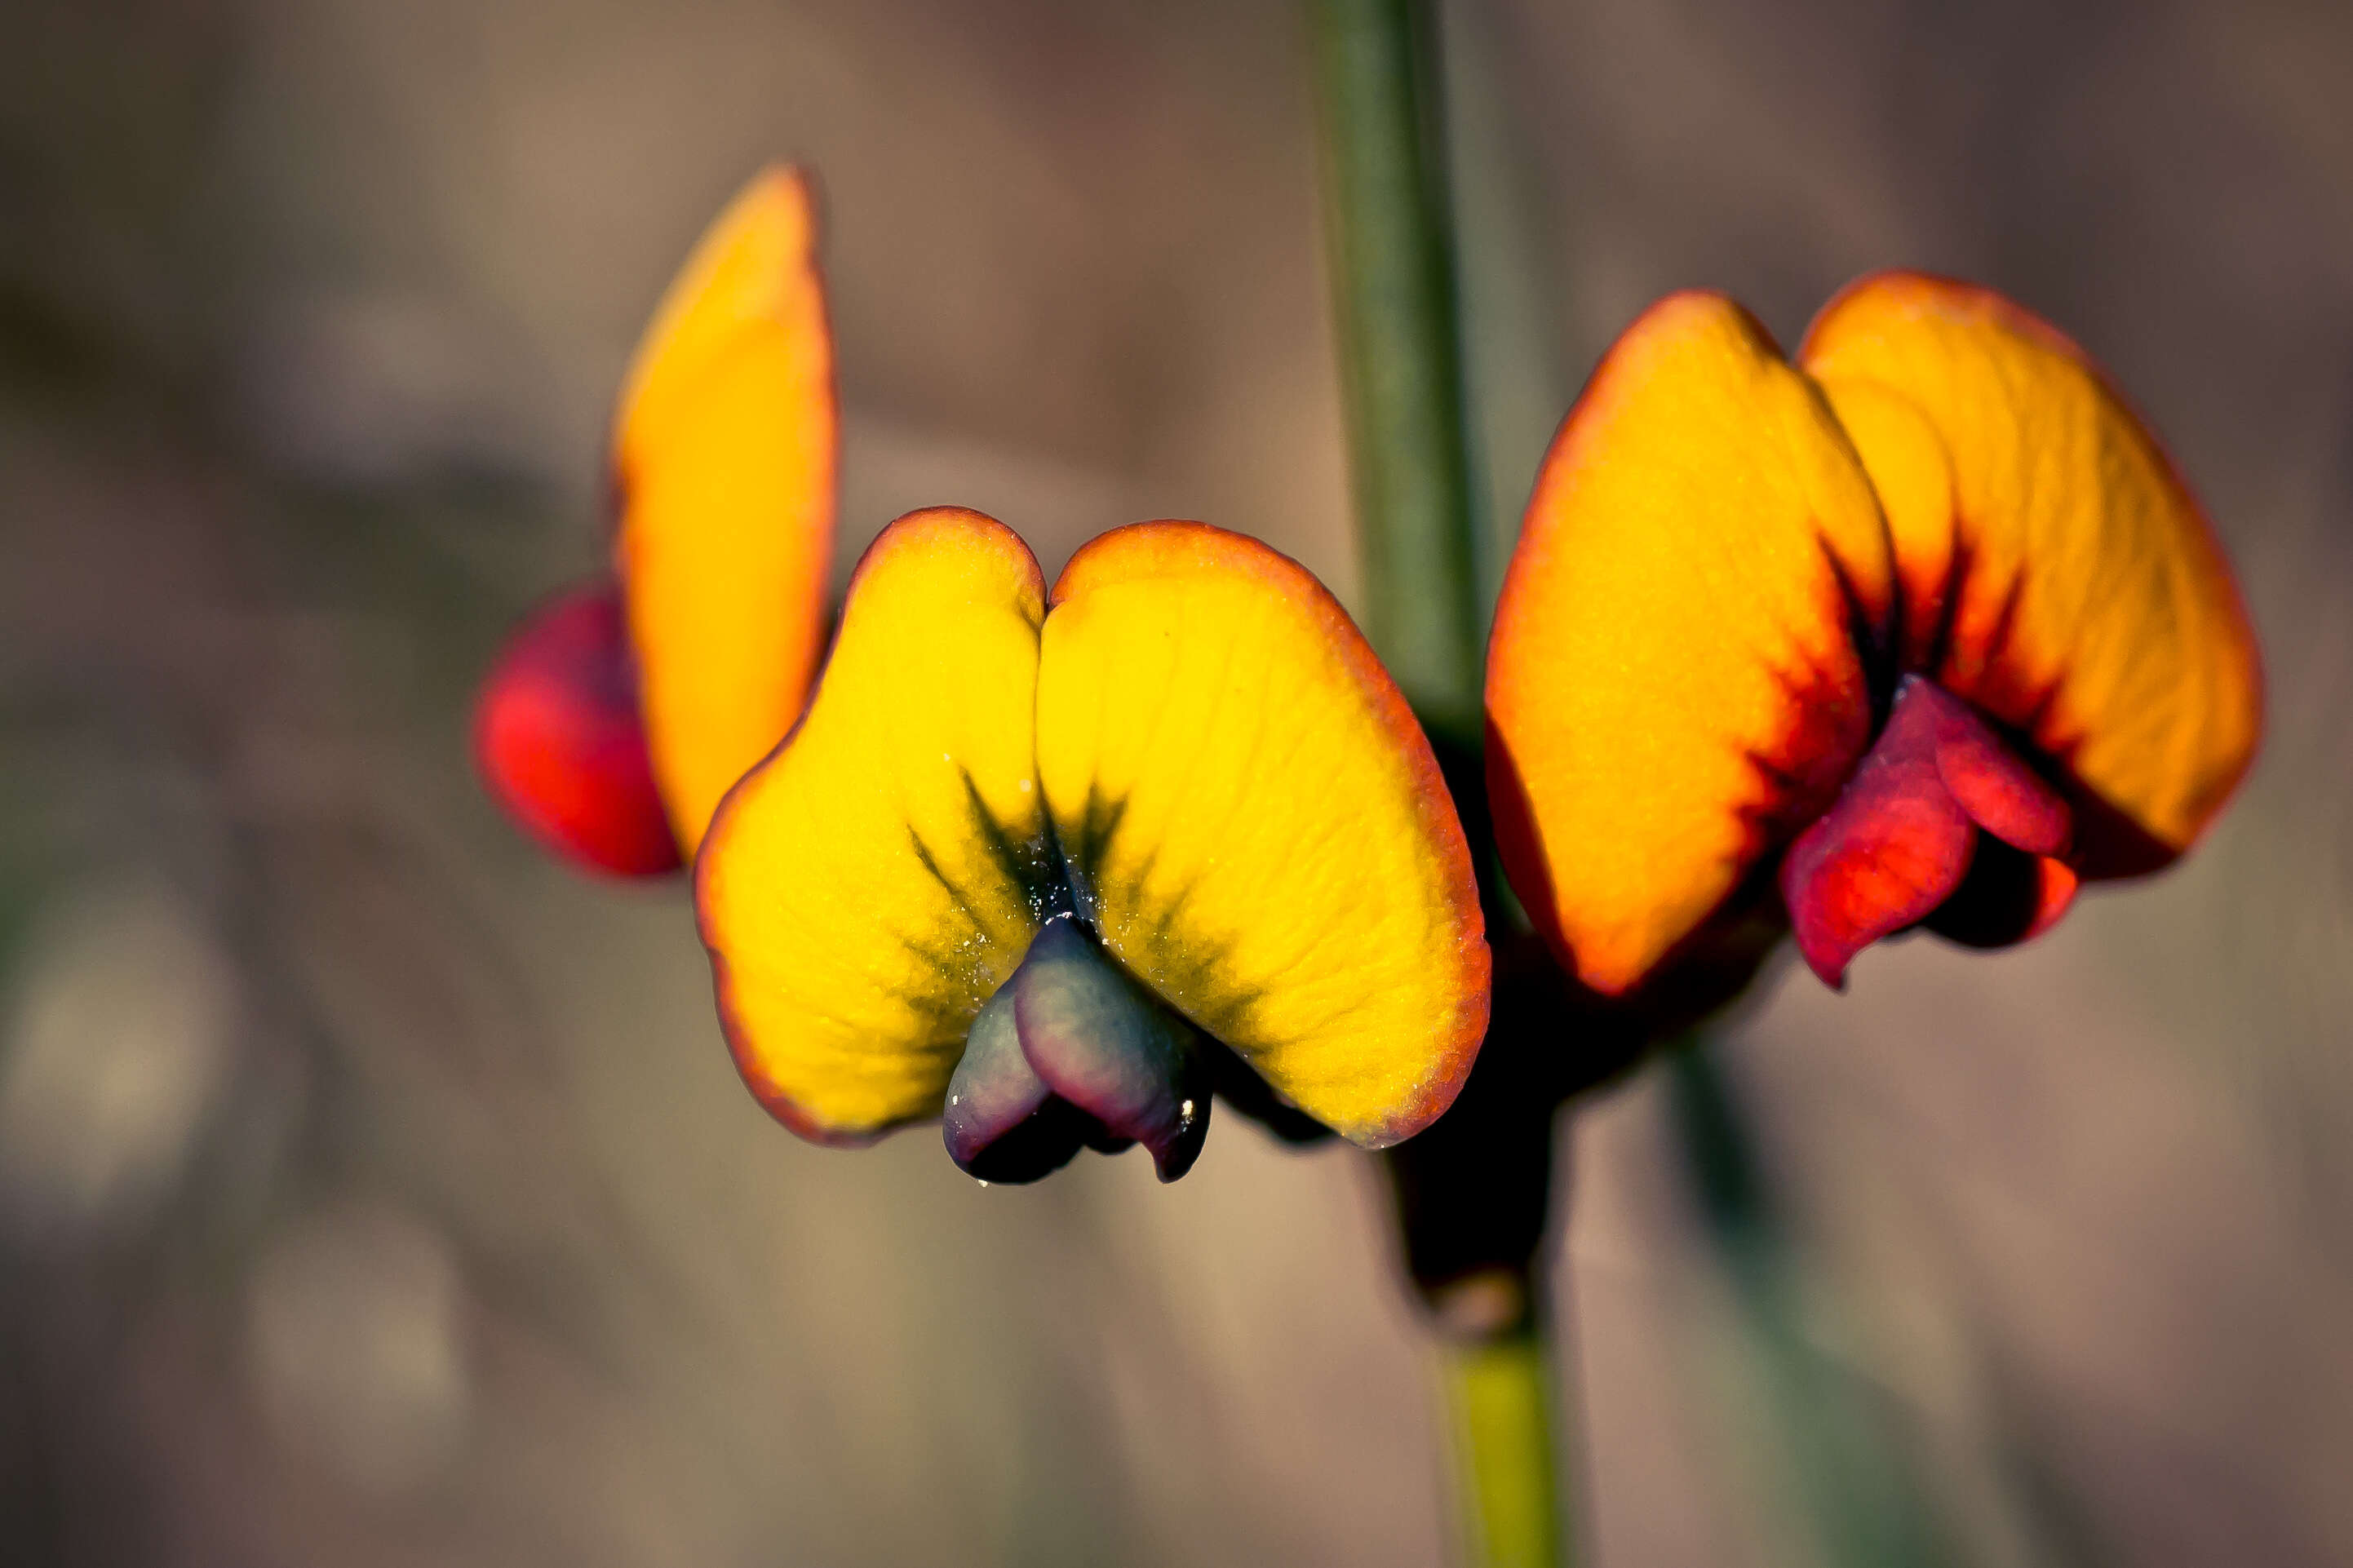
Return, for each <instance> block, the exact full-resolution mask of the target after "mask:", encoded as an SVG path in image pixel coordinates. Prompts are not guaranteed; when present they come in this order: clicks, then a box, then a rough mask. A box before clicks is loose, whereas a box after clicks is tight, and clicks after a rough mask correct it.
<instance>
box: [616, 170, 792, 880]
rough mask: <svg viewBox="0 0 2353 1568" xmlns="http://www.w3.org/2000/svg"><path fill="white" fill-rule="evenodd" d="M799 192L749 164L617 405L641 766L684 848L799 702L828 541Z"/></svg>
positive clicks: (623, 553)
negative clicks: (753, 171) (650, 771)
mask: <svg viewBox="0 0 2353 1568" xmlns="http://www.w3.org/2000/svg"><path fill="white" fill-rule="evenodd" d="M815 245H816V234H815V225H814V220H813V218H812V215H811V211H810V201H809V195H808V191H807V186H806V185H805V184H804V183H803V182H802V179H801V177H800V175H799V174H797V173H796V172H794V171H792V170H788V169H775V170H770V171H769V172H768V173H766V174H762V175H761V176H760V177H759V178H758V179H757V180H754V182H753V183H752V184H751V185H750V186H749V187H748V188H747V189H745V191H744V194H743V195H740V196H738V197H737V198H736V199H735V202H734V204H733V205H732V206H730V207H729V208H728V209H727V211H726V212H725V213H724V214H723V215H722V216H721V217H720V219H719V221H718V222H717V223H716V224H714V225H713V226H712V228H711V231H710V232H709V233H708V234H706V235H705V236H704V237H703V238H702V243H701V244H700V245H698V246H697V247H695V251H694V254H693V256H692V257H691V258H689V260H688V261H687V264H686V267H685V268H684V269H683V270H682V271H681V273H680V274H679V278H678V280H677V281H676V282H675V283H673V284H671V285H670V293H669V295H668V296H667V297H666V298H665V299H664V300H663V301H662V304H661V307H660V309H659V310H657V311H656V312H655V315H654V320H653V324H652V325H651V326H650V327H649V328H648V329H647V332H646V337H645V340H644V342H642V343H641V344H640V345H639V347H638V358H637V363H636V364H635V366H634V368H633V369H632V370H631V372H630V374H629V379H628V384H627V386H626V388H625V390H624V391H623V393H622V395H621V402H620V408H619V413H618V415H617V418H616V420H615V426H614V437H613V470H614V479H615V487H616V489H617V494H618V497H619V501H620V534H619V538H618V541H617V547H616V548H617V554H618V559H619V566H620V572H621V577H622V582H623V584H624V586H625V588H626V590H627V593H628V607H629V629H630V632H631V635H632V637H633V638H634V639H635V641H636V644H637V647H638V666H639V669H640V671H641V674H642V677H643V679H644V705H645V716H646V728H647V732H648V737H649V742H650V743H651V746H652V749H653V758H654V773H655V776H656V777H657V778H658V779H659V781H660V784H661V787H662V795H663V798H664V799H665V801H667V802H668V804H669V806H670V820H671V822H672V823H673V825H674V826H676V828H677V830H678V837H679V841H680V842H681V844H683V845H685V846H686V847H687V849H688V852H689V853H691V852H692V851H693V848H694V847H695V846H696V844H698V843H699V842H700V841H701V840H702V831H703V826H704V825H705V824H706V823H707V822H709V820H710V818H711V813H712V809H713V808H714V807H715V806H717V805H718V804H719V797H720V796H721V795H724V794H725V793H726V792H727V789H728V786H730V785H731V784H733V783H734V782H735V781H736V780H737V779H738V778H740V777H742V776H743V774H744V770H745V769H747V768H749V767H750V766H751V765H752V764H753V763H756V762H758V761H759V760H760V759H761V758H762V757H763V756H765V755H766V754H767V753H768V752H769V750H770V749H771V748H773V747H774V746H775V745H776V742H777V741H778V740H780V739H782V738H783V736H784V733H785V731H786V730H787V729H790V728H791V727H792V722H793V721H794V719H795V718H796V717H797V716H798V715H799V713H800V710H801V703H802V700H803V699H804V698H805V697H806V695H807V689H808V682H809V677H810V674H811V672H812V671H813V670H814V668H816V663H817V658H818V641H819V637H820V634H821V632H822V630H823V623H824V617H825V591H826V574H827V571H828V559H829V557H830V554H831V552H832V548H833V513H834V482H835V481H834V466H835V460H836V452H835V446H836V441H835V409H834V395H833V345H832V340H831V337H830V335H829V334H828V331H827V327H826V317H825V292H824V288H823V285H822V283H821V281H820V279H819V278H818V268H817V259H816V250H815Z"/></svg>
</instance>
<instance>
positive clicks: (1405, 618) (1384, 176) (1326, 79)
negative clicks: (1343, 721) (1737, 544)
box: [1308, 0, 1565, 1568]
mask: <svg viewBox="0 0 2353 1568" xmlns="http://www.w3.org/2000/svg"><path fill="white" fill-rule="evenodd" d="M1308 15H1309V19H1310V25H1311V30H1312V32H1313V35H1314V55H1315V72H1316V85H1317V88H1318V92H1317V94H1316V101H1317V110H1318V113H1317V125H1318V130H1319V133H1320V138H1321V151H1322V166H1323V174H1324V241H1325V250H1326V254H1327V258H1328V259H1329V262H1330V266H1331V276H1332V294H1333V301H1334V306H1335V336H1336V338H1337V340H1338V345H1339V351H1340V367H1341V386H1342V394H1343V398H1344V401H1345V408H1346V413H1347V430H1348V454H1349V460H1350V468H1351V472H1352V476H1353V479H1354V489H1355V499H1356V540H1357V550H1358V554H1359V560H1360V563H1361V565H1362V568H1363V573H1364V577H1363V602H1364V610H1365V630H1366V634H1367V635H1368V636H1369V637H1371V639H1372V642H1373V646H1374V647H1375V648H1376V649H1377V651H1378V652H1379V654H1380V656H1381V658H1382V659H1383V660H1384V662H1386V663H1387V665H1388V668H1389V671H1390V673H1391V674H1392V675H1393V676H1395V677H1396V678H1397V681H1398V685H1399V686H1400V687H1401V688H1403V689H1404V691H1405V694H1406V697H1407V699H1408V700H1409V701H1411V702H1412V704H1413V707H1414V710H1415V712H1416V713H1417V714H1418V715H1419V717H1420V719H1421V722H1422V725H1423V727H1424V728H1425V729H1427V730H1428V731H1430V737H1431V739H1432V740H1433V741H1434V742H1438V743H1439V745H1440V750H1441V752H1447V753H1450V754H1452V755H1454V756H1457V757H1464V758H1473V759H1475V758H1476V756H1477V755H1478V749H1479V746H1480V743H1481V739H1482V733H1481V732H1482V723H1481V719H1482V707H1483V703H1482V684H1483V683H1482V672H1481V666H1482V662H1483V655H1484V652H1485V649H1484V647H1483V646H1482V644H1483V638H1482V636H1481V631H1480V627H1481V616H1480V610H1479V606H1480V598H1479V587H1478V575H1477V559H1478V555H1477V546H1476V542H1475V535H1474V521H1473V520H1474V515H1475V514H1474V511H1473V503H1472V474H1471V461H1470V442H1469V437H1468V433H1467V427H1466V425H1465V416H1464V384H1463V356H1462V339H1461V323H1460V321H1459V318H1458V315H1457V308H1456V307H1457V300H1456V292H1455V290H1456V282H1455V256H1454V223H1453V214H1452V211H1451V206H1450V205H1449V202H1448V197H1447V189H1446V174H1445V172H1446V148H1445V141H1444V137H1443V134H1442V117H1441V115H1440V102H1439V100H1440V92H1439V73H1438V71H1437V68H1436V67H1437V63H1438V58H1437V53H1436V49H1435V43H1436V37H1435V33H1434V30H1433V24H1434V18H1433V16H1432V14H1431V11H1430V4H1429V0H1308ZM1471 765H1472V768H1473V770H1474V771H1475V765H1476V764H1475V763H1472V764H1471ZM1472 787H1473V788H1474V789H1475V788H1476V787H1477V785H1476V783H1475V778H1474V779H1473V780H1472ZM1477 815H1478V814H1474V816H1477ZM1472 854H1473V856H1474V857H1475V858H1477V859H1478V860H1479V861H1480V862H1481V863H1482V864H1484V863H1486V862H1487V861H1488V860H1490V859H1491V858H1492V854H1493V846H1492V845H1491V844H1486V843H1475V844H1473V846H1472ZM1537 1300H1538V1302H1539V1303H1540V1302H1541V1300H1542V1292H1538V1293H1537ZM1547 1329H1548V1320H1547V1318H1546V1314H1545V1313H1544V1311H1543V1310H1542V1309H1541V1306H1540V1305H1539V1306H1538V1308H1537V1310H1535V1311H1534V1312H1532V1313H1531V1314H1529V1317H1528V1320H1527V1321H1526V1322H1525V1325H1524V1326H1521V1327H1519V1328H1515V1329H1514V1330H1512V1331H1508V1332H1505V1333H1502V1334H1498V1335H1488V1336H1484V1337H1481V1338H1477V1339H1475V1340H1472V1341H1469V1342H1451V1343H1448V1344H1446V1345H1445V1346H1444V1348H1443V1349H1442V1351H1441V1352H1440V1355H1441V1360H1442V1373H1441V1375H1442V1379H1443V1382H1444V1384H1445V1389H1446V1400H1447V1407H1448V1414H1449V1417H1450V1424H1451V1427H1452V1430H1453V1433H1454V1437H1455V1447H1456V1451H1457V1454H1458V1456H1459V1463H1458V1466H1457V1469H1458V1486H1457V1491H1458V1493H1459V1497H1460V1506H1461V1513H1462V1521H1463V1522H1462V1533H1463V1535H1464V1538H1465V1543H1466V1549H1467V1551H1468V1552H1469V1556H1468V1559H1467V1561H1468V1562H1469V1563H1472V1564H1475V1565H1481V1568H1502V1565H1504V1564H1512V1565H1514V1568H1552V1565H1554V1564H1556V1563H1560V1562H1561V1561H1562V1556H1561V1549H1562V1543H1563V1539H1564V1533H1565V1532H1564V1531H1563V1529H1562V1523H1561V1521H1562V1510H1561V1506H1560V1501H1559V1495H1558V1494H1559V1473H1558V1467H1557V1465H1556V1460H1555V1456H1554V1449H1553V1400H1552V1381H1551V1376H1550V1368H1549V1364H1548V1357H1547V1355H1546V1342H1547V1338H1548V1333H1547Z"/></svg>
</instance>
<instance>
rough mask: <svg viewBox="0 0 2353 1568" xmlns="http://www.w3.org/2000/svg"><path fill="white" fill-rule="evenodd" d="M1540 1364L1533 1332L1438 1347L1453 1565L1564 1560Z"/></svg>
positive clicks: (1487, 1567)
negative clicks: (1450, 1473) (1450, 1450)
mask: <svg viewBox="0 0 2353 1568" xmlns="http://www.w3.org/2000/svg"><path fill="white" fill-rule="evenodd" d="M1549 1361H1550V1358H1549V1357H1548V1356H1547V1355H1546V1351H1545V1343H1544V1339H1543V1337H1542V1335H1541V1334H1539V1333H1538V1332H1537V1331H1535V1329H1534V1328H1530V1329H1527V1330H1525V1331H1520V1332H1517V1333H1512V1334H1507V1335H1504V1337H1502V1338H1500V1339H1491V1340H1478V1341H1472V1342H1461V1343H1450V1344H1448V1345H1447V1346H1446V1347H1445V1349H1444V1351H1443V1352H1442V1356H1441V1370H1440V1375H1441V1376H1442V1377H1443V1378H1444V1380H1445V1384H1446V1407H1447V1415H1448V1418H1449V1424H1450V1425H1451V1427H1452V1428H1453V1437H1454V1454H1455V1471H1456V1477H1455V1485H1456V1487H1457V1489H1458V1490H1459V1491H1460V1493H1461V1500H1462V1507H1461V1531H1462V1535H1463V1542H1462V1553H1463V1561H1464V1562H1465V1563H1471V1564H1474V1565H1476V1568H1554V1565H1555V1564H1556V1563H1561V1562H1562V1561H1564V1559H1563V1557H1562V1555H1561V1544H1562V1542H1561V1529H1560V1512H1561V1510H1560V1508H1559V1505H1558V1497H1559V1485H1560V1481H1559V1473H1558V1465H1557V1462H1556V1459H1555V1458H1554V1455H1553V1444H1552V1372H1551V1367H1550V1365H1549Z"/></svg>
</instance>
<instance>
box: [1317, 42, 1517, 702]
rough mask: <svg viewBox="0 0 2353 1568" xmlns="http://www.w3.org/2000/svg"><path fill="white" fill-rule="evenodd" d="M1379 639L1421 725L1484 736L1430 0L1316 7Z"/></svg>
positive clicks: (1371, 615)
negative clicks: (1481, 718) (1481, 725)
mask: <svg viewBox="0 0 2353 1568" xmlns="http://www.w3.org/2000/svg"><path fill="white" fill-rule="evenodd" d="M1309 15H1310V17H1311V19H1312V23H1313V31H1314V50H1315V68H1316V79H1317V85H1318V88H1319V89H1320V90H1319V91H1318V93H1317V107H1318V124H1319V130H1320V132H1321V142H1322V153H1323V173H1324V207H1325V215H1324V216H1325V221H1324V238H1325V250H1326V252H1327V255H1328V258H1329V262H1330V267H1331V276H1332V291H1333V297H1334V304H1335V311H1336V314H1335V329H1336V333H1337V336H1338V339H1339V349H1340V363H1341V372H1342V377H1341V379H1342V386H1343V390H1344V395H1345V400H1346V405H1347V416H1348V451H1349V459H1350V467H1351V469H1352V472H1353V476H1354V483H1355V490H1356V539H1357V550H1358V553H1359V557H1360V563H1361V565H1362V567H1363V572H1364V607H1365V622H1366V627H1365V629H1366V635H1367V636H1369V637H1371V638H1372V641H1373V646H1374V647H1375V648H1377V650H1378V651H1379V653H1380V655H1381V658H1382V659H1383V660H1384V661H1385V662H1386V663H1387V664H1388V668H1389V671H1390V673H1391V674H1392V675H1394V676H1395V677H1396V678H1397V680H1398V685H1399V686H1400V687H1402V688H1403V689H1404V690H1405V694H1406V696H1407V698H1408V699H1409V700H1411V702H1412V703H1413V705H1414V709H1415V710H1416V711H1417V712H1419V714H1420V715H1421V717H1422V721H1423V723H1424V724H1426V725H1428V726H1429V727H1430V729H1432V730H1433V731H1439V732H1441V733H1443V734H1444V735H1445V736H1446V737H1448V738H1450V739H1453V740H1456V741H1461V742H1470V743H1473V744H1475V743H1476V742H1477V740H1478V737H1479V732H1480V694H1481V675H1480V664H1481V659H1482V653H1483V650H1482V647H1481V646H1480V637H1479V605H1478V583H1477V573H1476V567H1475V552H1474V548H1473V542H1472V511H1471V470H1470V458H1469V450H1468V445H1467V442H1466V439H1465V436H1464V426H1463V388H1462V344H1461V328H1460V325H1459V323H1458V321H1457V319H1456V313H1455V275H1454V239H1453V224H1452V216H1451V213H1450V211H1449V209H1448V205H1447V195H1446V175H1445V171H1446V158H1445V143H1444V141H1443V139H1442V137H1441V134H1440V116H1439V104H1438V73H1437V71H1436V69H1435V65H1436V57H1435V54H1434V52H1433V48H1432V44H1433V38H1434V36H1433V33H1432V30H1431V26H1432V18H1431V16H1430V10H1429V6H1428V5H1426V4H1425V3H1424V0H1309Z"/></svg>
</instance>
